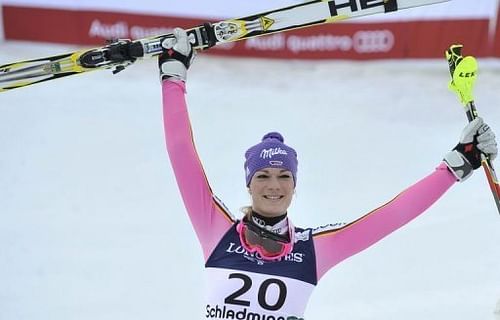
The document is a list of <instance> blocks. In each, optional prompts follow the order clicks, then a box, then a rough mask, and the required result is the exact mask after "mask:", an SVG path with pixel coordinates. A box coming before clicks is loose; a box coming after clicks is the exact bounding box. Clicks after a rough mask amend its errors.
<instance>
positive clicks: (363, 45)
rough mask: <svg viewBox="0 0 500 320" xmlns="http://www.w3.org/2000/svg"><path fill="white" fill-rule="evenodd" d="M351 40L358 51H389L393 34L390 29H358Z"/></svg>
mask: <svg viewBox="0 0 500 320" xmlns="http://www.w3.org/2000/svg"><path fill="white" fill-rule="evenodd" d="M352 40H353V48H354V50H355V51H356V52H358V53H374V52H389V51H390V50H391V49H392V48H393V47H394V34H393V33H392V32H391V31H390V30H366V31H365V30H363V31H358V32H356V33H355V34H354V36H353V39H352Z"/></svg>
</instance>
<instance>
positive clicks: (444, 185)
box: [314, 163, 456, 279]
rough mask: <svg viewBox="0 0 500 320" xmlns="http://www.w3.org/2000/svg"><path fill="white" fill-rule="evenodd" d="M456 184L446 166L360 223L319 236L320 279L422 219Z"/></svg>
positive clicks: (318, 260)
mask: <svg viewBox="0 0 500 320" xmlns="http://www.w3.org/2000/svg"><path fill="white" fill-rule="evenodd" d="M455 181H456V179H455V176H454V175H453V174H452V173H451V172H450V171H449V170H448V169H447V167H446V165H445V164H444V163H443V164H441V165H440V166H439V167H438V168H437V169H436V171H434V172H433V173H432V174H430V175H429V176H427V177H425V178H424V179H422V180H420V181H419V182H417V183H415V184H414V185H412V186H411V187H409V188H408V189H406V190H404V191H403V192H401V193H400V194H399V195H398V196H396V197H395V198H394V199H392V200H391V201H389V202H388V203H386V204H384V205H383V206H381V207H379V208H377V209H375V210H373V211H371V212H370V213H368V214H366V215H364V216H363V217H361V218H359V219H358V220H356V221H354V222H351V223H349V224H347V225H345V226H343V227H342V228H340V229H332V230H328V229H327V230H325V231H322V232H318V233H315V234H314V246H315V251H316V261H317V265H316V268H317V275H318V279H319V278H321V277H322V276H323V275H324V274H325V273H326V272H327V271H328V270H329V269H330V268H332V267H333V266H335V265H336V264H337V263H339V262H341V261H342V260H344V259H346V258H348V257H350V256H352V255H354V254H356V253H358V252H360V251H362V250H364V249H366V248H368V247H370V246H371V245H372V244H374V243H376V242H377V241H379V240H381V239H382V238H384V237H385V236H387V235H389V234H390V233H392V232H393V231H395V230H397V229H399V228H401V227H402V226H404V225H405V224H407V223H408V222H410V221H411V220H413V219H415V218H416V217H418V216H419V215H420V214H422V213H423V212H424V211H425V210H426V209H427V208H429V207H430V206H431V205H432V204H433V203H434V202H436V200H438V199H439V198H440V197H441V196H442V195H443V194H444V193H445V192H446V190H448V188H450V187H451V186H452V185H453V184H454V183H455Z"/></svg>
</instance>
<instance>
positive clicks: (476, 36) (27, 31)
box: [2, 0, 500, 60]
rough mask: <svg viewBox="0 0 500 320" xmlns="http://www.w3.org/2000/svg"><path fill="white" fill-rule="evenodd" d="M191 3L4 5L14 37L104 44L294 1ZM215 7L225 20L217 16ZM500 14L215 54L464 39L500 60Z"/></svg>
mask: <svg viewBox="0 0 500 320" xmlns="http://www.w3.org/2000/svg"><path fill="white" fill-rule="evenodd" d="M189 4H190V6H189V8H187V5H186V4H185V2H184V1H183V2H176V1H174V2H173V3H169V4H168V8H161V9H159V10H151V9H152V8H153V9H154V8H156V7H158V6H160V5H159V4H158V3H157V2H156V1H151V0H147V1H141V6H140V7H138V4H137V2H129V1H122V2H117V1H106V3H105V4H102V3H99V2H97V1H85V2H83V3H82V2H77V1H68V0H65V1H60V0H58V1H56V0H53V1H48V2H46V1H45V2H43V3H42V2H41V1H38V0H25V1H9V2H4V3H3V4H2V14H3V25H4V27H3V28H4V33H5V39H7V40H9V39H12V40H29V41H43V42H56V43H67V44H77V45H82V46H98V45H102V44H104V43H105V42H106V40H110V39H119V38H127V39H138V38H142V37H146V36H149V35H157V34H161V33H166V32H170V31H171V30H172V28H174V27H176V26H180V27H184V28H189V27H193V26H196V25H199V24H202V23H203V22H206V21H209V22H216V21H218V20H221V19H224V18H235V17H242V16H245V15H248V14H252V13H256V12H260V11H264V10H268V9H271V8H275V7H278V6H285V5H289V4H293V2H291V1H273V2H272V5H273V6H272V7H271V3H269V2H264V1H256V2H255V3H252V4H251V3H249V2H248V1H231V2H229V1H227V0H218V1H215V2H213V3H212V2H210V4H211V5H210V6H209V5H208V3H206V2H203V1H199V3H198V2H196V1H195V4H199V6H193V2H192V1H190V2H189ZM240 4H246V5H244V6H241V7H240ZM162 6H164V4H163V5H162ZM148 8H149V9H150V10H148ZM196 8H197V9H196ZM215 9H218V11H219V12H220V13H219V16H217V17H211V16H212V15H215V12H216V11H217V10H215ZM153 11H154V12H153ZM200 13H203V14H200ZM498 13H499V9H498V1H496V0H481V1H474V2H472V1H462V0H454V1H450V2H448V3H444V4H437V5H432V6H427V7H421V8H415V9H409V10H403V11H399V12H397V13H393V14H387V15H378V16H370V17H365V18H361V19H355V20H349V21H348V22H342V23H334V24H329V25H321V26H317V27H311V28H305V29H300V30H294V31H290V32H286V33H278V34H275V35H271V36H267V37H259V38H253V39H249V40H246V41H241V42H236V43H231V44H227V45H224V46H218V47H215V48H212V49H211V50H209V53H211V54H219V55H231V56H250V57H266V58H279V59H352V60H366V59H389V58H397V59H401V58H437V57H442V55H443V52H444V50H445V49H446V48H448V46H449V45H450V44H451V43H457V42H460V43H463V44H464V45H465V47H466V48H474V49H473V50H474V54H475V55H476V56H479V57H484V56H499V55H500V45H499V39H498V37H499V31H498V26H497V23H496V21H497V16H498Z"/></svg>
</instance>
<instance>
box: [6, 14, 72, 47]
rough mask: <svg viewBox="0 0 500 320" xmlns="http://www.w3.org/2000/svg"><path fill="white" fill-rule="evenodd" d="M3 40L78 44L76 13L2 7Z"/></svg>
mask: <svg viewBox="0 0 500 320" xmlns="http://www.w3.org/2000/svg"><path fill="white" fill-rule="evenodd" d="M2 11H3V21H4V34H5V39H13V40H33V41H49V42H51V41H53V42H61V43H70V44H73V43H78V42H79V38H78V27H79V24H78V13H77V12H75V11H69V10H57V9H42V8H25V7H13V6H3V9H2Z"/></svg>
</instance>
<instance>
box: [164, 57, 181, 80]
mask: <svg viewBox="0 0 500 320" xmlns="http://www.w3.org/2000/svg"><path fill="white" fill-rule="evenodd" d="M186 77H187V69H186V66H185V65H184V64H183V63H182V62H180V61H177V60H167V61H165V62H163V63H162V64H161V65H160V78H161V80H162V81H163V80H166V79H175V80H182V81H184V82H186Z"/></svg>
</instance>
